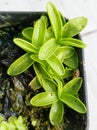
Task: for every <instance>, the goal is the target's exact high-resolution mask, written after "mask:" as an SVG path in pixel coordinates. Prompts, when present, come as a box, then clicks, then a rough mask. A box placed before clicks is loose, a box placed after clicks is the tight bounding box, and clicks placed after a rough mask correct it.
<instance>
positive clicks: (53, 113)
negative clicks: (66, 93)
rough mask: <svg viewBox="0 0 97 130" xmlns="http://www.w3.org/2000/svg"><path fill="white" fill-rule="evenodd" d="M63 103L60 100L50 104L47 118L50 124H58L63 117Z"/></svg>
mask: <svg viewBox="0 0 97 130" xmlns="http://www.w3.org/2000/svg"><path fill="white" fill-rule="evenodd" d="M63 114H64V105H63V103H62V102H61V101H58V102H55V103H53V104H52V106H51V109H50V113H49V118H50V122H51V124H52V125H54V126H56V125H59V124H60V123H61V121H62V119H63Z"/></svg>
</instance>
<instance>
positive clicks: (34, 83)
mask: <svg viewBox="0 0 97 130" xmlns="http://www.w3.org/2000/svg"><path fill="white" fill-rule="evenodd" d="M28 86H29V87H30V88H32V89H33V91H36V90H37V89H39V88H41V85H40V83H39V81H38V79H37V77H34V78H33V79H32V80H31V81H30V83H29V85H28Z"/></svg>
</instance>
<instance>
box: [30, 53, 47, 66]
mask: <svg viewBox="0 0 97 130" xmlns="http://www.w3.org/2000/svg"><path fill="white" fill-rule="evenodd" d="M30 57H31V59H32V60H34V61H35V62H38V63H40V64H41V65H43V66H44V67H45V68H47V67H48V64H47V62H46V61H44V60H40V59H39V58H38V55H37V54H32V55H31V56H30Z"/></svg>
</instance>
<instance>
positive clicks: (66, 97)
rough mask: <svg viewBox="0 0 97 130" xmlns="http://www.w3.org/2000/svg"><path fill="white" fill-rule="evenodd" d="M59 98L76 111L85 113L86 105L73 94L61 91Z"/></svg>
mask: <svg viewBox="0 0 97 130" xmlns="http://www.w3.org/2000/svg"><path fill="white" fill-rule="evenodd" d="M60 100H61V101H62V102H64V103H65V104H66V105H68V107H70V108H72V109H73V110H75V111H76V112H78V113H86V107H85V105H84V104H83V103H82V101H81V100H80V99H78V98H76V97H74V96H73V95H70V94H66V93H62V95H61V97H60Z"/></svg>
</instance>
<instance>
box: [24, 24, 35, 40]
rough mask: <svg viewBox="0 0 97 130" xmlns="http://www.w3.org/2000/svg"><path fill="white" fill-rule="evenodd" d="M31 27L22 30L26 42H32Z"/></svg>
mask: <svg viewBox="0 0 97 130" xmlns="http://www.w3.org/2000/svg"><path fill="white" fill-rule="evenodd" d="M32 34H33V27H27V28H24V29H23V30H22V35H23V36H24V37H25V38H27V39H28V40H30V41H31V40H32Z"/></svg>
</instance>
